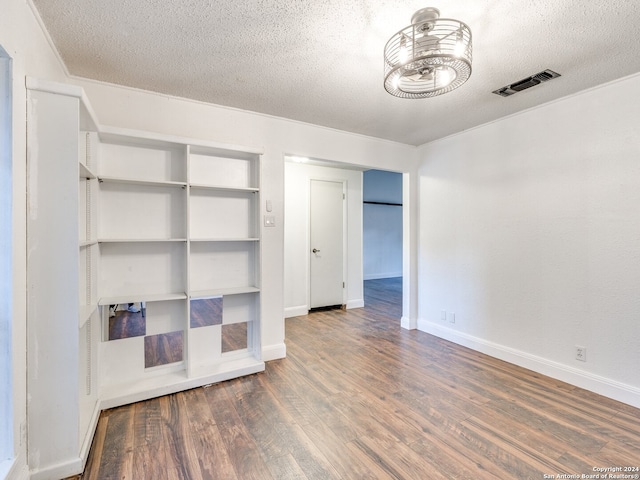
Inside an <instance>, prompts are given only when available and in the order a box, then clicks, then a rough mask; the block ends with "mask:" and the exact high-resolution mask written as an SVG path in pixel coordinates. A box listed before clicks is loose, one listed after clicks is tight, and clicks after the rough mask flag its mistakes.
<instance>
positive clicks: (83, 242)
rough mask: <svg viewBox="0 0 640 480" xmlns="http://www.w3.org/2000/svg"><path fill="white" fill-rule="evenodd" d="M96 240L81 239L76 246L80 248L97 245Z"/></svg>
mask: <svg viewBox="0 0 640 480" xmlns="http://www.w3.org/2000/svg"><path fill="white" fill-rule="evenodd" d="M97 244H98V240H81V241H80V243H79V244H78V246H79V247H80V248H86V247H90V246H91V245H97Z"/></svg>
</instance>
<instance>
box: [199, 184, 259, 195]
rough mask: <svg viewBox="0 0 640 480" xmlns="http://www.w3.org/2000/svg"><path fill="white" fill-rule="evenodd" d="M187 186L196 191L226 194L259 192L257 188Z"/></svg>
mask: <svg viewBox="0 0 640 480" xmlns="http://www.w3.org/2000/svg"><path fill="white" fill-rule="evenodd" d="M189 186H190V187H191V188H192V189H198V190H219V191H227V192H252V193H255V192H259V191H260V189H259V188H257V187H256V188H254V187H227V186H224V185H204V184H200V183H190V184H189Z"/></svg>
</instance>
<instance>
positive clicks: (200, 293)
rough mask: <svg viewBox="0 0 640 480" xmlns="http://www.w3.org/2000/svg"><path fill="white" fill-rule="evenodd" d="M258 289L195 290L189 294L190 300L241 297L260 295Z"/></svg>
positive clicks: (248, 287)
mask: <svg viewBox="0 0 640 480" xmlns="http://www.w3.org/2000/svg"><path fill="white" fill-rule="evenodd" d="M258 292H260V289H259V288H258V287H250V286H247V287H235V288H214V289H209V290H195V291H192V292H189V298H208V297H220V296H224V295H240V294H243V293H258Z"/></svg>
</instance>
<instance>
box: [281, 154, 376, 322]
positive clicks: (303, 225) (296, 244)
mask: <svg viewBox="0 0 640 480" xmlns="http://www.w3.org/2000/svg"><path fill="white" fill-rule="evenodd" d="M284 169H285V177H284V179H285V182H284V189H285V192H284V198H285V225H284V227H285V229H284V251H285V255H284V312H285V317H293V316H296V315H305V314H307V313H308V310H309V275H310V274H309V225H310V219H309V212H310V205H309V197H310V194H309V188H310V185H311V180H312V179H322V180H336V181H345V182H346V184H347V231H346V234H347V251H346V252H345V259H346V260H347V265H346V266H347V277H346V281H345V283H346V305H347V308H357V307H362V306H363V305H364V295H363V288H362V172H360V171H355V170H345V169H341V168H329V167H319V166H313V165H305V164H302V163H292V162H287V163H285V167H284Z"/></svg>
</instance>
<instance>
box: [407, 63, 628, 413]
mask: <svg viewBox="0 0 640 480" xmlns="http://www.w3.org/2000/svg"><path fill="white" fill-rule="evenodd" d="M527 94H528V93H523V95H527ZM496 101H504V100H503V99H496ZM638 105H640V76H634V77H630V78H627V79H624V80H622V81H618V82H615V83H612V84H609V85H606V86H602V87H600V88H596V89H593V90H590V91H587V92H583V93H582V94H579V95H575V96H572V97H569V98H565V99H563V100H560V101H556V102H554V103H550V104H547V105H544V106H541V107H539V108H536V109H533V110H530V111H527V112H524V113H521V114H519V115H515V116H511V117H509V118H505V119H503V120H500V121H497V122H494V123H491V124H488V125H484V126H482V127H479V128H476V129H473V130H470V131H466V132H463V133H461V134H458V135H455V136H452V137H449V138H445V139H442V140H440V141H436V142H433V143H430V144H427V145H424V146H423V147H421V149H420V150H421V163H420V240H419V249H420V254H419V256H420V258H419V280H420V286H419V306H418V311H419V321H418V326H419V328H420V329H422V330H425V331H428V332H432V333H434V334H436V335H440V336H442V337H444V338H449V339H451V340H453V341H456V342H459V343H462V344H465V345H468V346H471V347H473V348H477V349H479V350H481V351H485V352H487V353H490V354H492V355H495V356H497V357H500V358H504V359H506V360H509V361H512V362H514V363H517V364H521V365H524V366H526V367H528V368H532V369H534V370H537V371H539V372H542V373H545V374H549V375H551V376H554V377H556V378H560V379H562V380H567V381H569V382H571V383H573V384H576V385H579V386H583V387H585V388H588V389H591V390H594V391H597V392H599V393H602V394H604V395H608V396H611V397H614V398H617V399H619V400H622V401H624V402H628V403H630V404H632V405H635V406H640V368H639V366H640V349H639V348H638V339H640V293H639V292H640V290H639V285H640V215H639V214H638V212H639V210H638V209H639V207H640V162H639V161H638V159H639V158H640V118H639V117H638ZM443 310H445V311H447V312H448V314H449V316H450V315H451V313H452V312H454V313H455V323H449V322H447V321H442V320H441V311H443ZM576 345H580V346H584V347H586V349H587V356H586V358H587V361H586V362H580V361H578V360H576V359H575V358H574V356H575V346H576Z"/></svg>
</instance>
